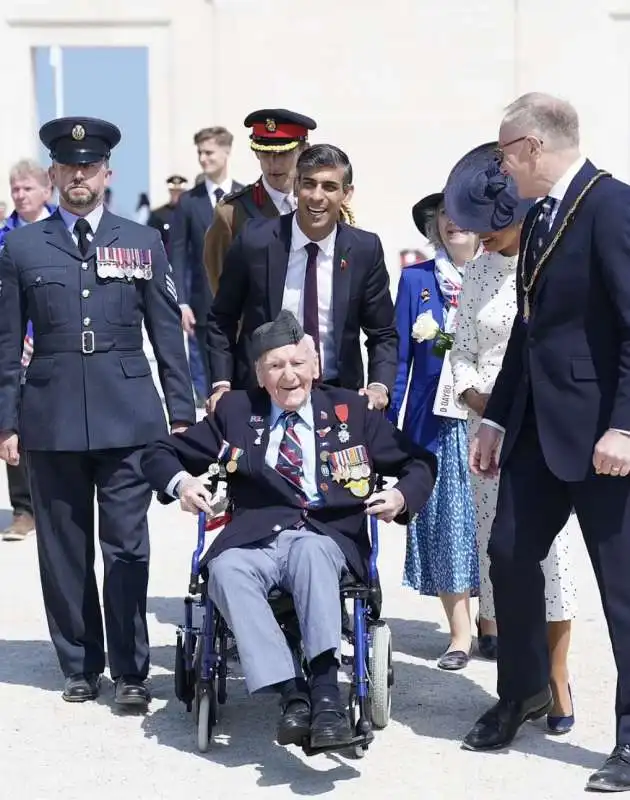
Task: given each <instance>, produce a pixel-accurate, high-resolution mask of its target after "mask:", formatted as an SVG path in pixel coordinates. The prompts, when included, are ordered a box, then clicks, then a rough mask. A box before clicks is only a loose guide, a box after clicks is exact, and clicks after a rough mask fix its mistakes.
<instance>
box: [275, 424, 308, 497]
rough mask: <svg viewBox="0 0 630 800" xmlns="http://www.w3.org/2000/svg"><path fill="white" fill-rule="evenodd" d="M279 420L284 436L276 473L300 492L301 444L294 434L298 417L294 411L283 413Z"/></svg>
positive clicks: (302, 474)
mask: <svg viewBox="0 0 630 800" xmlns="http://www.w3.org/2000/svg"><path fill="white" fill-rule="evenodd" d="M281 419H282V422H283V424H284V434H283V436H282V441H281V442H280V448H279V450H278V460H277V462H276V471H277V472H279V473H280V475H282V477H283V478H285V479H286V480H288V481H289V483H292V484H293V485H294V486H295V487H296V488H298V489H300V491H302V478H303V477H304V464H303V456H302V444H301V442H300V439H299V437H298V435H297V433H296V432H295V426H296V425H297V423H298V421H299V419H300V416H299V414H297V413H296V412H295V411H285V413H284V414H283V415H282V417H281Z"/></svg>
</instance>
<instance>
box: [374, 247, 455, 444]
mask: <svg viewBox="0 0 630 800" xmlns="http://www.w3.org/2000/svg"><path fill="white" fill-rule="evenodd" d="M423 292H424V293H425V296H426V295H427V293H428V298H427V299H423V297H422V294H423ZM444 306H445V303H444V298H443V296H442V293H441V292H440V288H439V286H438V282H437V280H436V278H435V262H434V261H425V262H423V263H422V264H413V265H412V266H409V267H405V268H404V269H403V270H402V272H401V275H400V281H399V282H398V293H397V294H396V326H397V328H398V336H399V338H400V344H399V346H398V369H397V371H396V382H395V383H394V391H393V392H392V398H391V405H390V408H389V410H388V417H389V418H390V419H391V420H392V422H394V423H397V421H398V417H399V416H400V409H401V408H402V404H403V400H404V398H405V392H406V391H407V386H409V397H408V399H407V405H406V409H405V419H404V422H403V426H402V429H403V431H404V432H405V433H406V434H407V436H409V437H411V438H412V439H413V441H414V442H417V443H418V444H420V445H422V446H423V447H426V448H427V449H428V450H431V451H435V449H436V445H437V434H438V429H439V427H440V422H441V418H440V417H436V416H435V414H434V413H433V402H434V400H435V394H436V392H437V387H438V381H439V379H440V372H441V370H442V358H441V357H440V356H436V355H435V354H434V353H433V352H432V349H433V342H417V341H416V340H415V339H414V338H413V337H412V336H411V329H412V328H413V324H414V322H415V321H416V318H417V317H418V315H419V314H422V313H424V312H425V311H430V312H431V313H432V315H433V318H434V319H435V321H436V322H437V323H438V325H439V326H440V327H443V325H444ZM410 377H411V380H410Z"/></svg>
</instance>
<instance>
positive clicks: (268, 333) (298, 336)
mask: <svg viewBox="0 0 630 800" xmlns="http://www.w3.org/2000/svg"><path fill="white" fill-rule="evenodd" d="M303 338H304V329H303V328H302V326H301V325H300V323H299V322H298V321H297V319H296V318H295V316H294V315H293V314H292V313H291V312H290V311H287V310H286V309H284V308H283V309H282V311H281V312H280V313H279V314H278V316H277V317H276V318H275V319H274V320H273V321H272V322H264V323H263V324H262V325H260V326H259V327H258V328H256V330H255V331H254V332H253V334H252V357H253V359H254V361H257V360H258V359H259V358H260V357H261V356H262V355H263V353H266V352H267V351H268V350H274V349H275V348H276V347H285V345H287V344H298V343H299V342H301V341H302V339H303Z"/></svg>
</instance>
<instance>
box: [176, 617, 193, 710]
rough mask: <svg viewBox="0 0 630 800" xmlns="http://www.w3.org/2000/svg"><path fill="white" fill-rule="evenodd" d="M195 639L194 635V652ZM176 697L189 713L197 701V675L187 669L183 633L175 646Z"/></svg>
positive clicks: (178, 637) (179, 634) (179, 633)
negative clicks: (195, 700)
mask: <svg viewBox="0 0 630 800" xmlns="http://www.w3.org/2000/svg"><path fill="white" fill-rule="evenodd" d="M194 639H195V637H194V635H193V650H194V647H195V641H194ZM175 696H176V697H177V699H178V700H181V701H182V703H184V704H185V705H186V710H187V711H190V710H191V709H192V703H193V700H194V699H195V673H194V671H192V670H190V671H188V670H187V669H186V658H185V653H184V642H183V636H182V634H181V632H178V634H177V644H176V646H175Z"/></svg>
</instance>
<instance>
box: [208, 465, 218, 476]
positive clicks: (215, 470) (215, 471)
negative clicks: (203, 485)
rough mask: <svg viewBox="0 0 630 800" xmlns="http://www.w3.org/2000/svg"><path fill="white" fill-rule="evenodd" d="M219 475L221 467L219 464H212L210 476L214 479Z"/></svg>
mask: <svg viewBox="0 0 630 800" xmlns="http://www.w3.org/2000/svg"><path fill="white" fill-rule="evenodd" d="M218 474H219V465H218V464H210V466H209V467H208V475H210V477H211V478H214V477H216V476H217V475H218Z"/></svg>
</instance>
